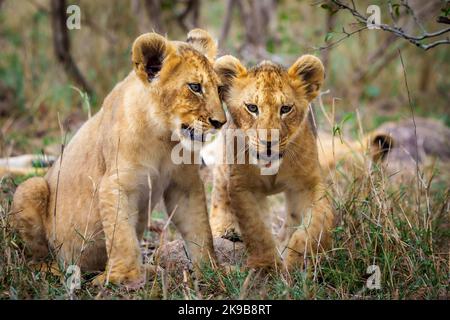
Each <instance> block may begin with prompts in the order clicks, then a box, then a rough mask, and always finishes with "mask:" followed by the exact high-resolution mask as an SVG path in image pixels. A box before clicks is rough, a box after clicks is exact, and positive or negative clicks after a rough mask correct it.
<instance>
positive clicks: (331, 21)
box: [322, 10, 336, 70]
mask: <svg viewBox="0 0 450 320" xmlns="http://www.w3.org/2000/svg"><path fill="white" fill-rule="evenodd" d="M335 25H336V14H334V12H333V11H332V10H327V17H326V21H325V33H326V34H328V33H329V32H332V31H333V30H334V27H335ZM327 42H330V41H327ZM329 59H330V50H329V49H326V50H323V51H322V63H323V65H324V67H325V70H328V64H329Z"/></svg>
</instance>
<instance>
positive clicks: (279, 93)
mask: <svg viewBox="0 0 450 320" xmlns="http://www.w3.org/2000/svg"><path fill="white" fill-rule="evenodd" d="M215 70H216V72H217V73H218V75H219V76H220V77H221V79H222V82H223V83H224V85H225V93H224V100H225V102H226V104H227V107H228V110H229V112H230V115H231V121H229V123H228V124H227V128H239V129H243V130H248V129H278V130H280V147H279V150H280V152H282V153H283V158H282V162H281V165H280V168H279V171H278V172H277V173H276V174H274V175H261V171H260V168H259V167H257V166H256V165H253V164H219V165H217V166H216V167H215V169H214V187H213V195H212V206H211V208H212V211H211V216H210V222H211V227H212V231H213V235H214V236H218V237H220V236H226V237H227V236H229V235H232V234H233V233H234V231H236V232H238V233H241V235H242V238H243V241H244V243H245V245H246V247H247V250H248V255H249V256H248V262H247V263H248V266H249V267H273V266H275V265H277V264H279V263H280V261H281V259H280V256H279V252H283V255H284V259H283V260H284V262H285V263H286V266H287V267H288V268H293V267H295V266H297V265H299V264H301V263H302V261H303V258H304V254H307V255H309V254H314V253H316V252H318V251H319V249H320V250H321V249H324V248H327V247H328V246H329V244H330V232H331V229H332V228H333V226H334V214H333V211H332V208H331V205H330V202H329V200H328V199H327V197H326V193H325V190H324V185H323V182H322V176H321V170H320V165H319V160H318V151H317V146H316V138H315V136H314V133H313V131H312V129H311V127H310V126H309V123H308V121H307V120H306V118H307V117H306V115H307V113H308V105H309V102H310V101H311V100H312V99H314V97H316V95H317V94H318V90H319V89H320V87H321V85H322V83H323V79H324V69H323V66H322V63H321V62H320V60H319V59H317V58H316V57H314V56H310V55H305V56H302V57H300V58H299V59H298V60H297V61H296V62H295V63H294V64H293V65H292V66H291V67H290V68H289V69H287V70H286V69H284V68H283V67H281V66H278V65H275V64H273V63H271V62H263V63H261V64H260V65H258V66H256V67H254V68H252V69H250V70H247V69H246V68H245V67H244V66H243V65H242V64H241V63H240V62H239V60H237V59H236V58H234V57H231V56H225V57H222V58H219V59H218V60H217V61H216V63H215ZM246 104H254V105H257V106H258V108H259V114H258V115H257V116H255V115H252V114H250V112H249V111H248V110H247V109H246ZM283 105H290V106H292V109H291V111H290V112H289V113H288V114H286V115H284V116H281V114H280V108H281V107H282V106H283ZM221 139H223V136H222V137H221ZM258 147H261V148H264V147H262V146H258ZM280 192H284V193H285V195H286V210H287V214H286V217H287V218H286V223H285V225H284V226H283V228H282V231H281V233H280V235H279V236H278V238H275V237H274V236H273V235H272V230H271V222H270V219H269V215H268V213H267V196H268V195H271V194H276V193H280ZM277 245H278V246H279V248H278V250H277Z"/></svg>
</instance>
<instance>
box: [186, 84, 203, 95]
mask: <svg viewBox="0 0 450 320" xmlns="http://www.w3.org/2000/svg"><path fill="white" fill-rule="evenodd" d="M188 86H189V88H190V89H191V90H192V91H194V92H195V93H202V86H201V84H200V83H189V84H188Z"/></svg>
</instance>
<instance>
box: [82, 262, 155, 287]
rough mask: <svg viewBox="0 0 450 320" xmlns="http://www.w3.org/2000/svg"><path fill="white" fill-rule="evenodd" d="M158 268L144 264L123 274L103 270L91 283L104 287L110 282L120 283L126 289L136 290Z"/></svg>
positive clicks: (143, 284) (153, 274) (142, 285)
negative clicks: (138, 269)
mask: <svg viewBox="0 0 450 320" xmlns="http://www.w3.org/2000/svg"><path fill="white" fill-rule="evenodd" d="M160 270H161V268H160V267H157V266H154V265H145V266H142V268H141V270H140V271H137V270H134V271H130V272H128V273H125V274H123V273H117V272H114V271H112V272H110V273H109V274H108V272H107V271H105V272H102V273H101V274H99V275H98V276H97V277H95V278H94V279H93V280H92V282H91V283H92V284H93V285H94V286H98V287H104V286H105V285H108V284H109V283H112V284H116V285H121V286H123V287H125V288H126V289H127V290H138V289H141V288H143V287H144V286H145V284H146V282H147V280H148V279H151V278H152V277H154V276H156V275H157V273H158V272H159V271H160Z"/></svg>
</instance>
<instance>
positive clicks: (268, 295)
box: [0, 168, 450, 299]
mask: <svg viewBox="0 0 450 320" xmlns="http://www.w3.org/2000/svg"><path fill="white" fill-rule="evenodd" d="M435 180H436V182H435V183H432V184H431V187H430V188H429V189H428V191H427V189H425V188H421V189H420V192H419V193H418V192H417V184H415V183H414V178H412V181H408V182H396V181H390V180H389V179H388V177H387V176H386V174H385V173H383V172H382V170H378V169H377V168H374V169H373V170H372V171H370V173H365V174H363V175H358V177H353V178H352V177H350V178H349V179H348V181H349V182H345V181H344V180H343V179H342V180H341V179H339V180H338V181H339V183H334V184H332V185H331V189H334V190H335V191H334V192H335V193H337V194H340V196H339V197H337V196H334V197H333V203H334V207H335V210H336V214H337V217H338V219H339V223H338V225H337V226H336V228H335V230H334V232H333V239H334V241H333V249H332V250H330V251H328V252H327V253H326V254H322V255H320V256H318V257H316V258H315V259H314V260H312V261H310V262H309V264H308V266H307V267H306V268H304V269H303V270H297V271H294V272H292V273H291V274H287V273H285V272H277V271H274V272H272V273H265V272H263V271H258V270H248V269H245V261H242V262H241V263H239V264H238V265H236V266H235V267H234V268H233V269H232V270H231V271H230V270H228V269H223V268H221V269H217V268H212V267H211V266H204V267H203V268H202V277H201V278H200V279H198V280H195V279H194V276H193V274H190V273H189V272H184V273H183V271H182V270H165V275H164V281H162V279H163V278H162V274H159V275H158V276H157V277H156V278H153V279H150V280H149V281H148V282H147V284H146V286H145V287H144V288H143V289H140V290H137V291H134V292H129V291H126V290H125V289H123V288H120V287H115V286H109V287H107V288H106V289H102V290H100V289H98V288H96V287H94V286H92V285H91V284H90V280H91V279H92V277H93V275H92V274H91V275H83V280H82V284H81V289H80V290H76V291H75V292H74V293H73V294H72V295H70V294H69V293H68V291H67V289H66V288H65V286H64V284H63V283H64V281H62V280H61V278H60V277H57V276H54V275H52V274H49V273H44V272H39V271H34V270H32V269H31V268H30V267H29V266H28V261H27V259H26V257H25V254H24V252H23V249H22V243H21V240H20V239H19V237H18V236H17V234H16V233H15V232H14V231H13V230H12V229H11V228H10V225H9V222H8V216H7V212H8V210H9V208H10V203H11V197H12V194H13V191H14V184H11V183H12V182H11V181H7V180H4V181H3V182H2V196H3V199H2V207H1V211H0V249H1V250H0V298H2V299H24V298H25V299H68V298H73V299H94V298H102V299H123V298H126V299H238V298H244V299H442V298H446V299H448V298H449V296H448V281H449V278H448V275H449V266H448V261H449V260H448V244H449V239H450V233H449V229H448V225H449V215H448V206H449V195H450V190H449V188H448V184H447V182H446V179H445V177H442V176H441V177H438V178H436V179H435ZM19 181H20V180H16V182H19ZM417 195H419V197H418V198H417ZM417 200H420V205H419V204H418V203H417ZM278 202H279V203H280V205H282V204H283V201H278ZM153 217H154V218H158V219H161V218H163V213H161V212H154V213H153ZM370 265H376V266H378V268H379V270H380V275H381V277H380V284H381V288H380V289H372V290H371V289H368V288H367V287H366V282H367V279H368V278H369V276H370V275H369V274H367V268H368V267H369V266H370Z"/></svg>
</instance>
